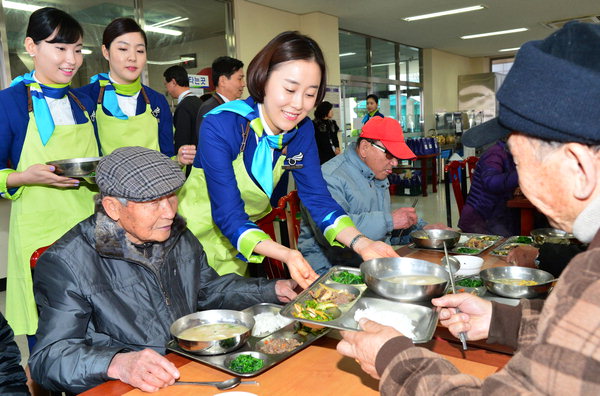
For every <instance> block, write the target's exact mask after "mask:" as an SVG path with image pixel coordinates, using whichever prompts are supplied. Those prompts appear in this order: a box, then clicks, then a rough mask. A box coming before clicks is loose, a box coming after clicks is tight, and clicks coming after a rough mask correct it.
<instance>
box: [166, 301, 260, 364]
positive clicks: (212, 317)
mask: <svg viewBox="0 0 600 396" xmlns="http://www.w3.org/2000/svg"><path fill="white" fill-rule="evenodd" d="M215 323H230V324H238V325H242V326H245V327H246V328H247V329H248V330H247V331H245V332H244V333H241V334H238V335H236V336H234V337H230V338H225V339H222V340H216V341H197V340H186V339H183V338H180V337H179V335H180V334H181V332H182V331H184V330H187V329H190V328H192V327H197V326H200V325H205V324H215ZM252 327H254V316H253V314H252V313H251V312H248V311H233V310H228V309H212V310H209V311H202V312H194V313H193V314H189V315H186V316H183V317H181V318H179V319H177V320H176V321H175V322H173V324H172V325H171V329H170V330H171V335H172V336H173V338H175V340H176V341H177V343H178V344H179V346H180V347H181V348H182V349H185V350H186V351H190V352H193V353H196V354H198V355H218V354H220V353H227V352H231V351H233V350H236V349H238V348H239V347H241V346H242V345H244V343H246V340H247V339H248V337H250V333H251V331H252Z"/></svg>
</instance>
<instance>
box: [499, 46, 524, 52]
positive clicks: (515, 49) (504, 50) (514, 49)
mask: <svg viewBox="0 0 600 396" xmlns="http://www.w3.org/2000/svg"><path fill="white" fill-rule="evenodd" d="M519 48H521V47H515V48H504V49H501V50H498V52H510V51H518V50H519Z"/></svg>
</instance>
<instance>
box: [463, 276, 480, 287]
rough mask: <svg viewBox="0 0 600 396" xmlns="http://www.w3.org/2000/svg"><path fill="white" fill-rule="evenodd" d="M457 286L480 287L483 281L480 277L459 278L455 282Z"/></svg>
mask: <svg viewBox="0 0 600 396" xmlns="http://www.w3.org/2000/svg"><path fill="white" fill-rule="evenodd" d="M456 284H457V285H458V286H462V287H480V286H483V281H482V280H481V279H470V278H466V279H461V280H459V281H457V282H456Z"/></svg>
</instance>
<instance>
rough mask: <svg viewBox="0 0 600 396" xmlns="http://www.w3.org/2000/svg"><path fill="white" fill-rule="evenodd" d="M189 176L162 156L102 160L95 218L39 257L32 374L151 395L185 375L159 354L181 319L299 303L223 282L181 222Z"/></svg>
mask: <svg viewBox="0 0 600 396" xmlns="http://www.w3.org/2000/svg"><path fill="white" fill-rule="evenodd" d="M184 181H185V177H184V175H183V173H182V172H181V170H180V169H179V167H178V166H177V164H175V162H173V161H171V160H170V159H169V158H167V157H166V156H164V155H163V154H161V153H159V152H157V151H153V150H148V149H146V148H142V147H124V148H120V149H117V150H115V151H114V152H112V153H111V154H110V155H109V156H107V157H104V158H103V159H101V160H100V163H99V164H98V167H97V170H96V182H97V183H98V187H99V190H100V196H99V197H98V202H97V208H96V213H95V214H94V215H92V216H91V217H89V218H88V219H86V220H84V221H82V222H81V223H79V224H78V225H76V226H75V227H74V228H72V229H71V230H70V231H69V232H68V233H66V234H65V235H64V236H63V237H62V238H61V239H59V240H58V241H57V242H56V243H55V244H54V245H52V246H51V247H50V248H49V249H48V250H47V251H46V252H45V253H44V254H43V255H42V256H41V257H40V259H39V261H38V264H37V267H36V271H35V276H34V292H35V298H36V302H37V304H38V308H39V312H40V321H39V328H38V332H37V339H38V340H37V344H36V345H35V348H34V350H33V352H32V354H31V358H30V360H29V364H30V368H31V373H32V377H33V378H34V379H35V381H36V382H38V383H39V384H41V385H42V386H44V387H45V388H47V389H50V390H59V391H69V392H73V393H79V392H82V391H84V390H86V389H89V388H91V387H93V386H95V385H98V384H100V383H102V382H104V381H107V380H109V379H119V380H121V381H123V382H126V383H128V384H130V385H132V386H135V387H137V388H140V389H141V390H143V391H147V392H152V391H156V390H158V389H159V388H162V387H164V386H168V385H170V384H172V383H173V382H174V381H175V380H176V379H177V378H178V377H179V372H178V371H177V369H176V368H175V366H174V365H173V364H171V363H170V362H169V361H168V360H167V359H166V358H165V357H163V356H162V355H161V354H162V353H164V352H165V345H166V343H167V341H169V339H170V333H169V327H170V325H171V323H173V322H174V321H175V320H176V319H178V318H180V317H182V316H184V315H187V314H190V313H193V312H196V311H199V310H205V309H217V308H219V309H220V308H223V309H243V308H246V307H248V306H250V305H253V304H256V303H260V302H280V301H281V302H286V301H289V300H290V299H291V298H294V297H295V293H294V292H293V290H292V288H293V287H294V286H295V282H293V281H288V280H285V281H284V280H279V281H269V280H266V279H251V278H243V277H240V276H238V275H235V274H229V275H225V276H219V275H217V273H216V272H215V271H214V270H213V269H212V268H211V267H209V266H208V264H207V263H206V257H205V253H204V251H203V249H202V246H201V245H200V243H199V242H198V240H197V239H196V237H195V236H194V235H193V234H192V233H191V232H190V231H189V230H188V229H187V228H186V225H185V221H184V219H183V218H182V217H180V216H178V215H177V197H176V196H175V192H176V191H177V190H178V189H179V188H180V187H181V186H182V184H183V183H184Z"/></svg>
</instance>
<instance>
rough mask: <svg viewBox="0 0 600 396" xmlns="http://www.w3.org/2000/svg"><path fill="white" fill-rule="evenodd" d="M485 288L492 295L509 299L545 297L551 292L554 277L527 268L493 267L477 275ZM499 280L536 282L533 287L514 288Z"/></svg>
mask: <svg viewBox="0 0 600 396" xmlns="http://www.w3.org/2000/svg"><path fill="white" fill-rule="evenodd" d="M479 277H480V278H481V280H483V282H484V283H485V287H487V289H488V290H489V291H491V292H492V293H494V294H497V295H499V296H503V297H509V298H535V297H543V296H546V295H547V294H548V293H549V292H550V290H552V283H553V282H552V281H553V280H554V276H553V275H552V274H551V273H549V272H546V271H542V270H539V269H535V268H527V267H517V266H510V267H494V268H488V269H485V270H483V271H481V272H480V273H479ZM500 279H522V280H532V281H535V282H537V283H538V284H537V285H534V286H516V285H507V284H503V283H499V282H498V280H500Z"/></svg>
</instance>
